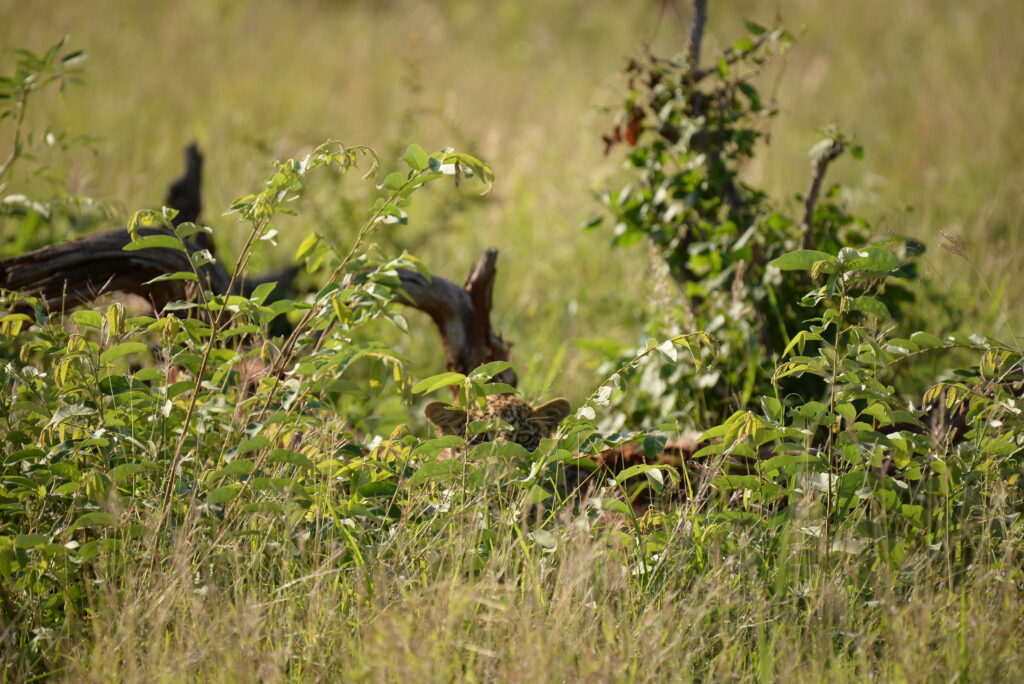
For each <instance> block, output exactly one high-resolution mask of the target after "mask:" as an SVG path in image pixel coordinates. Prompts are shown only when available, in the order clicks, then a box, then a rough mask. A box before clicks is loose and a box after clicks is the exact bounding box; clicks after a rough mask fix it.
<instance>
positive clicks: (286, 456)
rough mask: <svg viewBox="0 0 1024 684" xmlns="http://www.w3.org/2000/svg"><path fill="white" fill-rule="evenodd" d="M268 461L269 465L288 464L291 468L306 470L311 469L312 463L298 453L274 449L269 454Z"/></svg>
mask: <svg viewBox="0 0 1024 684" xmlns="http://www.w3.org/2000/svg"><path fill="white" fill-rule="evenodd" d="M269 460H270V462H271V463H290V464H291V465H293V466H297V467H299V468H304V469H306V470H312V469H313V462H312V461H310V460H309V459H308V458H307V457H306V455H305V454H300V453H299V452H298V451H292V450H291V449H274V450H273V451H271V452H270V456H269Z"/></svg>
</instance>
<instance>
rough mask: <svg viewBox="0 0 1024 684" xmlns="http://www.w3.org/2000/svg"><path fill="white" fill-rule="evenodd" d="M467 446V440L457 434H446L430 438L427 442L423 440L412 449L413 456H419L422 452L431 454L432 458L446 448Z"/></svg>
mask: <svg viewBox="0 0 1024 684" xmlns="http://www.w3.org/2000/svg"><path fill="white" fill-rule="evenodd" d="M464 446H466V440H464V439H462V438H461V437H457V436H455V435H445V436H444V437H438V438H437V439H428V440H426V441H425V442H421V443H420V444H419V446H417V447H416V448H415V449H413V451H412V455H413V456H419V455H421V454H423V455H426V456H430V457H431V458H432V457H434V456H437V455H438V454H439V453H441V451H442V450H444V449H458V448H460V447H464Z"/></svg>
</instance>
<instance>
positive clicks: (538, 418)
mask: <svg viewBox="0 0 1024 684" xmlns="http://www.w3.org/2000/svg"><path fill="white" fill-rule="evenodd" d="M570 413H572V406H571V405H570V404H569V400H568V399H552V400H551V401H549V402H548V403H546V404H541V405H540V406H538V407H537V408H535V409H533V422H534V423H536V424H537V425H538V426H540V429H541V432H542V433H543V434H544V436H545V437H548V436H550V435H552V434H554V432H555V430H557V429H558V424H559V423H561V422H562V421H563V420H565V417H566V416H568V415H569V414H570Z"/></svg>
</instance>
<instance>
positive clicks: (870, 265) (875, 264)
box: [843, 247, 901, 271]
mask: <svg viewBox="0 0 1024 684" xmlns="http://www.w3.org/2000/svg"><path fill="white" fill-rule="evenodd" d="M900 263H901V262H900V259H899V257H898V256H896V255H895V254H893V253H892V252H890V251H889V250H887V249H885V248H883V247H865V248H864V249H860V250H857V256H856V257H855V258H852V259H846V260H845V263H844V264H843V266H844V267H845V268H846V270H848V271H895V270H896V269H897V268H899V267H900Z"/></svg>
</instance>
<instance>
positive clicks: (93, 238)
mask: <svg viewBox="0 0 1024 684" xmlns="http://www.w3.org/2000/svg"><path fill="white" fill-rule="evenodd" d="M139 232H140V233H141V234H142V235H161V234H163V235H171V232H170V231H168V230H166V229H163V228H142V229H140V231H139ZM129 242H130V238H129V235H128V231H127V230H126V229H124V228H117V229H114V230H108V231H104V232H101V233H94V234H92V235H86V236H84V237H81V238H78V239H77V240H72V241H70V242H66V243H64V244H60V245H52V246H49V247H43V248H41V249H37V250H34V251H32V252H27V253H25V254H21V255H19V256H16V257H12V258H10V259H3V260H0V288H3V289H6V290H13V291H16V292H22V293H25V294H29V295H33V296H35V297H38V298H39V299H40V300H41V302H42V305H43V307H44V308H46V309H47V310H49V311H65V310H68V309H70V308H72V307H74V306H78V305H80V304H85V303H88V302H90V301H93V300H94V299H96V298H98V297H100V296H101V295H104V294H108V293H112V292H125V293H130V294H135V295H138V296H140V297H142V298H143V299H145V300H147V301H148V302H149V303H150V304H151V305H152V307H153V310H154V311H160V310H162V309H163V308H164V307H165V306H167V304H169V303H171V302H174V301H178V300H183V299H190V298H193V297H195V294H196V293H195V283H193V282H191V281H187V280H168V281H163V282H158V283H151V284H147V283H148V281H150V280H152V279H153V278H156V277H157V276H161V275H165V274H168V273H176V272H180V271H191V266H190V264H189V259H188V256H187V255H186V254H185V253H184V252H181V251H178V250H174V249H166V248H147V249H140V250H137V251H129V252H126V251H124V249H123V248H124V246H125V245H127V244H128V243H129ZM186 245H187V247H188V248H189V250H190V251H195V250H196V249H198V246H197V245H194V244H192V243H190V242H187V241H186ZM497 258H498V252H497V250H493V249H489V250H487V251H486V252H485V253H484V254H483V256H481V257H480V260H479V261H478V262H477V264H476V266H475V267H474V269H473V271H472V272H471V273H470V276H469V278H468V279H467V281H466V285H465V287H459V286H458V285H456V284H455V283H453V282H451V281H449V280H445V279H444V278H440V277H432V278H429V279H428V278H426V277H424V276H423V275H421V274H420V273H417V272H416V271H410V270H406V269H400V270H399V277H400V279H401V283H402V288H403V291H404V296H401V297H400V298H399V301H402V302H403V303H404V304H407V305H409V306H412V307H413V308H416V309H419V310H421V311H423V312H425V313H426V314H427V315H429V316H430V317H431V319H432V320H433V321H434V323H435V325H436V326H437V330H438V333H439V334H440V335H441V342H442V344H443V345H444V350H445V357H446V359H447V361H448V368H450V369H452V370H456V371H458V372H460V373H469V372H470V371H472V370H473V369H474V368H476V367H477V366H480V365H482V364H485V363H488V362H490V361H504V360H507V359H508V348H509V347H508V344H506V343H505V341H504V340H502V339H501V337H500V336H498V335H497V333H495V332H494V329H493V328H492V327H491V322H490V313H491V301H492V299H491V298H492V292H493V290H494V279H495V277H496V275H497V271H496V269H495V262H496V261H497ZM297 274H298V269H297V268H295V267H289V268H285V269H282V270H280V271H278V272H275V273H271V274H267V275H264V276H257V277H255V278H252V279H247V280H245V281H243V282H242V283H241V284H240V287H236V290H240V291H241V292H242V294H249V293H251V292H252V290H253V288H255V287H256V286H257V285H259V284H260V283H263V282H270V281H275V282H277V283H278V289H279V290H280V291H281V294H282V296H286V295H288V294H293V292H292V288H291V282H292V281H293V280H294V278H295V276H296V275H297ZM199 275H200V277H201V278H202V280H203V283H202V284H203V287H204V289H206V290H208V291H211V292H213V293H215V294H225V293H226V292H227V289H228V284H229V282H230V278H229V276H228V274H227V273H226V272H225V271H224V269H223V267H221V266H220V265H219V264H217V263H211V264H207V265H205V266H202V267H200V269H199ZM274 334H280V332H276V333H274ZM495 379H496V380H497V381H499V382H504V383H507V384H509V385H515V384H516V375H515V373H514V372H513V371H512V370H511V369H509V370H506V371H504V372H503V373H500V374H499V375H498V376H496V378H495Z"/></svg>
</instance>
